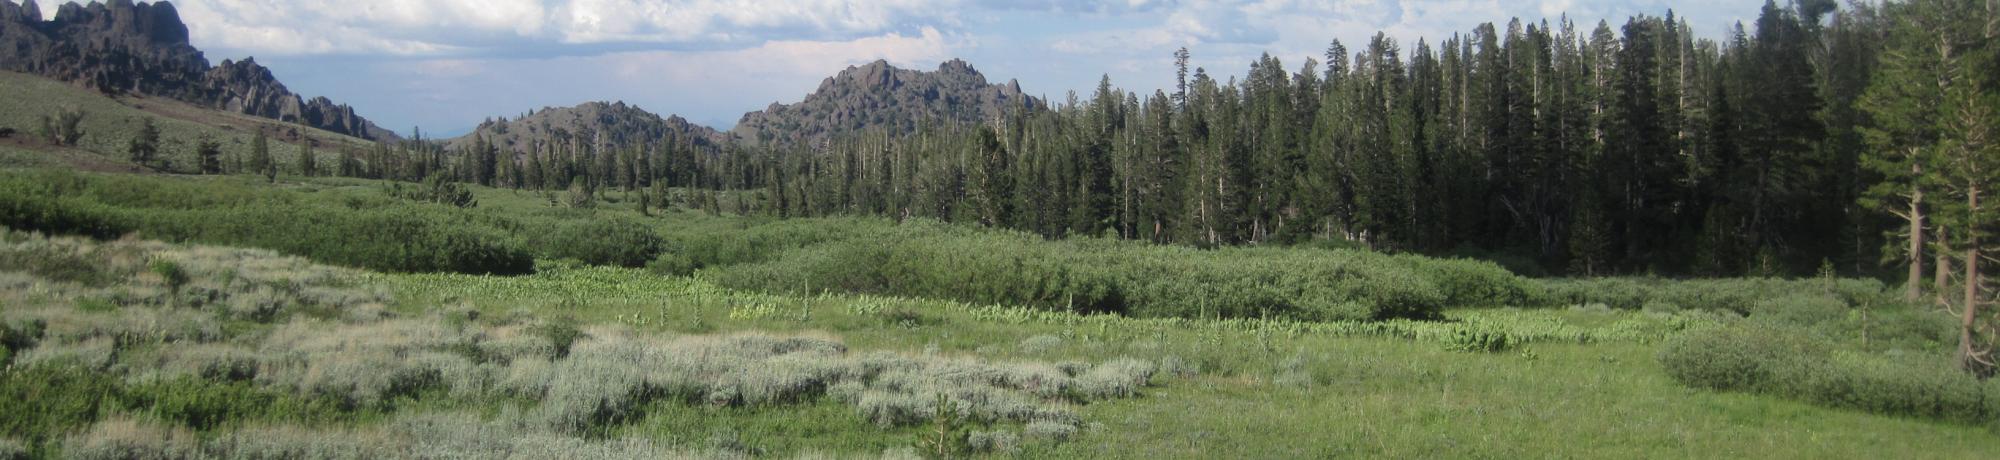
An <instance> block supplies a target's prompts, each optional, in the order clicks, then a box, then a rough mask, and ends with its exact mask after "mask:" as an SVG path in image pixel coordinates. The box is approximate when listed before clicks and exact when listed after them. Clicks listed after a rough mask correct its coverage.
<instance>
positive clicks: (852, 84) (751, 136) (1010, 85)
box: [730, 59, 1042, 145]
mask: <svg viewBox="0 0 2000 460" xmlns="http://www.w3.org/2000/svg"><path fill="white" fill-rule="evenodd" d="M1040 107H1042V101H1040V100H1037V99H1035V98H1033V97H1029V96H1027V95H1024V94H1022V93H1021V85H1020V83H1018V82H1015V81H1008V82H1007V84H1004V85H998V84H989V83H987V81H986V76H985V75H981V74H980V73H979V71H978V70H974V69H973V68H972V65H970V64H966V63H965V61H961V60H957V59H953V60H951V61H947V62H945V63H943V64H940V65H938V68H937V70H935V71H930V72H924V71H919V70H909V69H899V68H896V67H895V66H892V65H889V63H888V62H887V61H875V62H873V63H870V64H868V65H863V66H858V67H848V68H847V69H846V70H843V71H841V72H840V74H839V75H835V76H833V77H831V78H827V79H826V80H825V81H823V82H820V85H819V89H817V90H814V91H813V92H812V93H811V94H808V95H806V97H805V100H803V101H800V102H798V103H795V104H777V103H773V104H771V106H770V107H769V108H766V109H764V110H762V111H757V112H750V113H747V114H744V115H743V119H742V121H739V122H737V124H736V128H734V129H732V130H730V133H731V134H734V135H735V136H736V137H737V138H738V139H741V140H744V141H746V142H750V143H752V144H759V145H761V144H765V143H772V142H775V143H781V144H782V143H813V142H817V141H820V140H824V139H827V138H830V137H834V136H839V135H842V134H847V133H857V132H861V131H864V130H867V129H870V128H883V129H886V130H887V131H888V132H889V134H890V135H898V134H906V133H911V132H915V131H916V130H917V128H918V126H919V125H920V124H921V123H925V122H933V123H935V122H946V123H978V122H982V121H985V120H988V119H991V118H993V117H997V116H1000V115H1001V114H1002V113H1005V111H1007V110H1010V109H1021V110H1036V109H1038V108H1040Z"/></svg>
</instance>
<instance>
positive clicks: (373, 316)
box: [0, 169, 2000, 458]
mask: <svg viewBox="0 0 2000 460" xmlns="http://www.w3.org/2000/svg"><path fill="white" fill-rule="evenodd" d="M0 179H4V181H0V188H4V189H6V190H9V191H10V193H7V194H5V195H4V196H5V197H6V198H5V199H0V203H5V206H0V211H5V213H0V217H4V218H5V219H6V220H5V223H6V225H7V226H8V227H12V228H14V230H8V231H6V232H5V233H4V234H0V241H4V246H0V267H5V268H0V324H5V328H4V329H0V331H4V334H0V335H4V337H0V338H4V340H0V343H4V344H5V348H4V354H0V361H4V362H5V363H6V364H5V366H6V367H5V369H6V370H5V371H4V374H0V392H5V393H6V394H7V396H8V397H7V398H5V399H4V401H5V403H4V404H9V405H12V406H11V407H5V408H0V413H4V414H10V415H8V416H6V417H0V419H4V420H0V422H4V424H5V425H6V427H7V429H6V432H7V433H9V435H8V436H6V437H5V438H6V439H5V440H4V441H0V458H4V457H29V458H38V457H71V458H132V457H147V456H157V457H166V458H174V457H188V456H201V457H215V458H250V457H269V456H274V455H275V456H288V457H316V458H362V457H383V456H389V457H425V456H437V455H446V454H449V455H455V456H467V455H469V456H515V457H523V458H550V457H565V456H574V455H587V456H594V457H625V458H638V457H691V458H712V457H732V456H746V457H780V458H852V457H868V458H873V457H963V456H995V457H1027V458H1049V457H1056V458H1078V457H1104V458H1144V457H1171V458H1186V457H1323V456H1368V457H1380V456H1390V457H1522V456H1562V457H1610V456H1619V457H1716V456H1759V457H1797V458H1807V457H1811V458H1824V457H1891V456H1895V457H1901V456H1907V455H1910V454H1911V453H1912V452H1916V453H1921V454H1922V455H1921V456H1924V457H1940V458H1958V457H1964V458H1978V457H1982V456H1985V455H1987V454H1989V453H1990V452H1993V451H1995V450H1996V449H2000V384H1996V382H1994V381H1980V380H1977V379H1974V378H1971V377H1969V376H1966V375H1964V374H1962V373H1960V372H1958V371H1957V370H1955V369H1953V368H1951V367H1950V365H1949V364H1948V362H1947V359H1946V358H1947V357H1948V356H1949V355H1948V353H1949V350H1950V345H1951V344H1952V343H1953V342H1952V340H1954V339H1955V337H1953V336H1952V333H1953V332H1954V331H1953V329H1952V328H1951V324H1950V322H1949V318H1946V317H1944V316H1943V315H1942V314H1941V313H1939V312H1936V311H1934V310H1931V309H1929V308H1925V307H1920V306H1910V305H1905V304H1903V303H1901V302H1899V301H1897V300H1896V299H1895V296H1894V294H1895V293H1893V292H1886V291H1887V289H1886V287H1885V286H1884V285H1883V284H1882V283H1880V282H1877V281H1873V280H1854V279H1836V278H1807V279H1718V280H1665V279H1648V278H1598V279H1536V278H1525V277H1520V276H1516V275H1513V274H1511V273H1508V272H1506V271H1505V270H1502V269H1499V268H1498V267H1497V266H1494V265H1492V264H1490V263H1486V262H1479V261H1471V260H1444V259H1427V258H1420V257H1415V256H1400V255H1383V254H1374V253H1366V252H1360V251H1345V250H1328V249H1314V248H1250V249H1226V250H1209V251H1199V250H1193V249H1184V248H1173V247H1152V246H1145V245H1137V244H1128V243H1119V242H1114V241H1103V240H1094V239H1075V240H1059V241H1048V240H1042V239H1039V238H1035V237H1031V236H1025V235H1020V234H1015V233H1010V232H1001V231H991V230H975V229H970V228H964V227H954V226H950V225H945V224H939V223H934V222H924V221H917V220H912V221H907V222H901V223H898V222H895V221H890V220H885V219H871V218H828V219H790V220H778V219H770V218H762V217H747V216H734V215H713V214H708V213H705V212H701V211H694V210H688V209H677V208H674V207H671V206H670V207H669V208H668V209H655V210H650V211H648V212H645V213H641V212H640V211H639V210H637V209H636V207H635V206H634V204H635V203H634V202H633V201H628V200H626V199H624V198H623V197H622V196H620V194H619V193H616V192H611V193H606V194H604V196H602V197H601V198H600V199H599V205H598V206H597V207H596V208H593V209H573V208H567V207H562V206H552V205H551V202H552V201H553V200H550V199H548V197H547V196H545V195H543V194H538V193H532V192H520V191H512V190H501V189H491V188H483V187H471V188H470V190H471V192H472V193H473V195H474V197H475V198H476V199H477V201H478V205H477V206H474V207H470V208H457V207H452V206H444V205H439V204H435V203H425V202H418V201H412V200H407V199H403V198H398V197H397V195H396V193H394V192H393V190H394V188H393V187H392V186H391V185H389V184H386V183H382V182H375V181H363V180H354V179H328V178H312V179H305V178H296V177H285V178H281V180H280V181H279V182H278V183H276V184H269V183H264V182H263V181H261V180H256V179H250V178H238V177H176V176H142V175H127V174H93V173H58V172H54V171H50V170H43V169H16V170H13V171H9V172H7V173H5V174H0ZM274 216H284V217H286V218H293V217H296V218H307V217H305V216H310V217H309V218H310V219H312V220H310V222H312V225H299V226H293V225H289V224H285V223H284V222H282V221H283V220H284V219H280V218H274ZM385 216H388V217H385ZM385 219H386V221H389V222H396V221H395V220H393V219H411V220H410V222H413V223H410V224H408V225H414V226H428V227H421V228H427V229H430V230H429V231H431V232H435V233H436V234H438V235H439V236H437V237H436V238H439V239H440V240H439V241H446V242H449V241H455V240H453V238H461V239H462V240H465V241H477V242H479V243H480V244H479V245H463V246H456V245H449V244H412V245H410V246H409V247H412V248H425V249H427V250H433V251H437V255H436V256H434V258H433V259H429V260H438V261H452V260H475V261H477V260H480V259H467V258H465V257H462V256H461V255H459V254H458V253H459V252H462V251H470V252H472V253H480V251H491V252H494V253H500V254H512V255H513V256H512V257H517V258H519V259H522V260H525V261H527V262H526V263H527V264H529V265H527V266H526V267H525V268H516V269H513V270H511V271H508V272H506V273H511V274H509V275H499V274H498V273H501V272H500V271H499V270H490V269H486V268H485V267H488V266H487V265H479V264H467V265H462V266H453V265H450V264H449V263H443V262H440V263H436V264H433V265H426V266H416V265H395V264H393V263H388V262H389V261H395V260H405V259H408V258H398V257H390V256H381V257H380V258H374V257H376V256H375V255H377V254H394V253H391V252H382V251H381V250H379V248H376V246H379V245H388V244H396V242H398V241H403V240H399V239H396V238H389V237H387V236H376V237H369V238H349V239H348V242H347V243H346V244H345V245H334V246H331V247H336V248H345V249H341V250H338V251H329V250H325V249H323V247H322V245H318V244H307V245H289V244H288V243H287V241H288V240H300V241H317V240H314V238H320V237H319V236H315V234H314V233H311V232H315V231H323V232H325V234H326V235H329V236H326V238H333V236H332V235H340V234H343V233H344V232H352V231H356V229H363V228H368V227H371V226H378V225H383V224H382V222H384V221H385ZM251 223H256V225H251ZM348 225H353V226H352V227H349V226H348ZM213 229H234V230H233V231H225V232H215V231H214V230H213ZM348 234H352V233H348ZM62 235H69V236H62ZM277 235H283V236H284V237H283V238H279V237H276V236H277ZM364 235H365V233H364ZM419 235H421V234H419ZM459 235H463V236H459ZM230 246H234V247H230ZM1037 264H1039V265H1037ZM1134 267H1138V268H1134ZM1135 270H1139V271H1135ZM1294 271H1298V272H1300V273H1298V274H1296V276H1292V277H1290V278H1286V277H1285V275H1287V274H1288V273H1291V272H1294ZM1121 273H1139V274H1140V275H1123V276H1120V274H1121ZM1149 277H1150V278H1157V279H1158V280H1171V281H1173V282H1172V283H1165V282H1162V283H1145V282H1144V281H1147V279H1148V278H1149ZM1287 283H1290V284H1287ZM1176 285H1178V286H1200V287H1202V289H1208V291H1202V292H1184V291H1161V292H1153V291H1148V290H1149V289H1165V288H1168V287H1171V286H1176ZM954 286H959V287H962V289H953V287H954ZM1093 293H1095V296H1094V297H1093ZM1105 293H1115V295H1112V294H1105ZM1076 299H1083V300H1076ZM1310 299H1340V300H1341V302H1339V303H1338V304H1339V305H1341V306H1340V307H1330V306H1323V307H1318V308H1324V310H1313V309H1311V307H1309V304H1306V303H1305V302H1304V301H1305V300H1310ZM1397 299H1405V300H1397ZM1407 299H1415V300H1407ZM1398 302H1403V303H1398ZM1323 305H1325V304H1323ZM1396 305H1408V306H1409V307H1395V306H1396ZM1327 311H1345V312H1350V313H1346V314H1323V313H1319V312H1327ZM1376 312H1390V313H1388V314H1378V313H1376Z"/></svg>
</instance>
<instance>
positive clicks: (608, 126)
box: [448, 102, 728, 154]
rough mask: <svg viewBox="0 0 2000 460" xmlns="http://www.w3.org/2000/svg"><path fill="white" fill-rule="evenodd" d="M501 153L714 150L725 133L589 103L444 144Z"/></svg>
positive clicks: (493, 124)
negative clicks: (558, 149) (577, 149)
mask: <svg viewBox="0 0 2000 460" xmlns="http://www.w3.org/2000/svg"><path fill="white" fill-rule="evenodd" d="M482 138H483V139H485V140H486V142H487V143H489V144H491V145H493V146H496V147H498V148H499V149H500V150H501V151H503V152H512V153H515V154H524V153H528V152H529V151H531V150H533V149H538V148H553V146H564V148H573V147H574V146H578V145H582V146H588V147H590V148H591V149H593V150H594V151H599V152H604V151H615V150H624V149H651V148H663V147H666V146H667V145H671V146H672V148H692V149H696V150H697V151H705V152H715V151H719V150H720V149H721V146H722V144H723V143H724V142H727V141H728V136H727V135H724V134H722V133H720V132H717V131H715V130H714V129H710V128H708V127H705V126H701V125H697V124H694V123H689V122H688V121H687V120H686V119H682V118H681V117H679V116H668V117H664V118H663V117H661V116H660V115H658V114H654V113H652V112H648V111H645V110H643V109H640V108H639V107H638V106H633V105H628V104H626V103H624V102H588V103H584V104H582V105H578V106H575V107H560V108H543V109H541V110H539V111H536V112H532V113H529V114H526V115H523V116H521V117H516V118H513V119H505V118H503V119H499V120H487V121H486V122H484V123H480V124H479V127H478V128H476V129H473V130H472V132H471V133H468V134H466V135H465V136H461V137H459V138H456V139H452V140H451V142H450V143H449V145H448V148H450V149H452V150H454V151H465V150H466V149H468V148H470V147H472V146H473V145H474V144H475V143H477V142H478V140H479V139H482Z"/></svg>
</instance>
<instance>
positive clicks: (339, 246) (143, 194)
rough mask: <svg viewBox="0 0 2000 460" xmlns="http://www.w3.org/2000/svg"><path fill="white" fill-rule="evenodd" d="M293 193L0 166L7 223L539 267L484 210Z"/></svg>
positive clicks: (424, 266)
mask: <svg viewBox="0 0 2000 460" xmlns="http://www.w3.org/2000/svg"><path fill="white" fill-rule="evenodd" d="M294 195H295V194H293V193H288V192H283V191H278V190H268V189H257V190H251V189H249V187H247V186H241V185H233V184H231V183H228V182H220V181H217V182H207V183H193V182H189V181H177V180H171V179H159V178H143V177H132V176H80V175H73V174H52V173H48V174H38V175H34V176H29V175H26V174H19V173H14V174H0V225H4V226H7V227H11V228H14V229H17V230H34V231H42V232H47V233H58V234H72V235H84V236H90V237H94V238H100V239H108V238H116V237H119V236H122V235H124V234H126V233H134V232H136V233H140V234H143V235H145V236H147V237H150V238H157V239H164V240H171V241H192V242H202V243H212V244H228V245H234V246H247V247H257V248H265V249H272V250H276V251H279V252H284V253H288V254H294V255H300V256H305V257H308V258H311V259H314V260H318V261H321V262H326V263H332V264H339V265H348V266H355V267H365V268H370V269H375V270H382V271H394V272H434V271H449V272H460V273H491V274H518V273H527V272H530V271H532V270H533V268H534V260H533V258H532V257H530V256H529V254H528V253H527V251H525V250H523V249H522V248H521V245H520V244H519V243H517V242H514V239H513V238H510V237H509V236H508V235H507V234H506V233H505V232H503V231H501V230H500V229H499V228H498V227H497V226H496V225H494V224H492V223H490V222H487V221H485V220H482V219H483V218H482V217H480V216H477V215H471V214H463V213H455V212H448V211H447V209H446V208H443V207H438V206H425V205H417V204H407V205H398V206H389V207H381V208H367V209H356V208H350V207H346V206H339V205H333V204H330V203H320V202H316V201H314V200H303V199H298V198H297V197H296V196H294Z"/></svg>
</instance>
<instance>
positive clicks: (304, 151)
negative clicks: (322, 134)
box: [299, 138, 319, 177]
mask: <svg viewBox="0 0 2000 460" xmlns="http://www.w3.org/2000/svg"><path fill="white" fill-rule="evenodd" d="M312 144H313V140H312V139H311V138H301V139H299V175H301V176H305V177H312V176H313V175H315V174H317V173H318V171H319V158H318V157H317V155H314V154H313V145H312Z"/></svg>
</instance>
